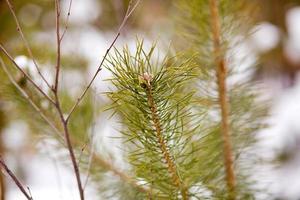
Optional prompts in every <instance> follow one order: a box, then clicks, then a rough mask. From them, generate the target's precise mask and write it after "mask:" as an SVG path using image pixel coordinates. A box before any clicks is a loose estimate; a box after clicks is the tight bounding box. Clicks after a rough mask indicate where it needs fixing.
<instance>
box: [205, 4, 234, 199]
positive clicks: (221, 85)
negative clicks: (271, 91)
mask: <svg viewBox="0 0 300 200" xmlns="http://www.w3.org/2000/svg"><path fill="white" fill-rule="evenodd" d="M210 13H211V26H212V34H213V42H214V53H215V64H216V65H217V69H216V72H217V79H218V90H219V104H220V107H221V115H222V121H221V127H222V129H221V133H222V138H223V148H224V163H225V169H226V182H227V187H228V191H229V199H235V181H236V180H235V173H234V163H233V155H232V154H233V153H232V145H231V138H230V127H229V106H228V102H227V88H226V76H227V63H226V61H225V58H224V55H222V54H223V53H222V47H221V27H220V26H221V25H220V19H219V9H218V3H217V0H210Z"/></svg>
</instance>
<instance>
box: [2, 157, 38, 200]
mask: <svg viewBox="0 0 300 200" xmlns="http://www.w3.org/2000/svg"><path fill="white" fill-rule="evenodd" d="M0 167H1V168H2V169H3V170H4V171H5V172H6V173H7V174H8V175H9V176H10V177H11V179H12V180H13V181H14V182H15V184H16V186H17V187H18V188H19V189H20V191H21V192H22V193H23V194H24V196H25V197H26V198H27V199H28V200H33V199H32V196H31V195H30V193H28V192H27V191H26V190H25V188H24V186H23V185H22V183H21V182H20V181H19V179H18V178H17V177H16V176H15V175H14V173H13V172H12V171H11V170H10V169H9V168H8V167H7V165H6V164H5V162H4V160H3V159H2V156H1V155H0Z"/></svg>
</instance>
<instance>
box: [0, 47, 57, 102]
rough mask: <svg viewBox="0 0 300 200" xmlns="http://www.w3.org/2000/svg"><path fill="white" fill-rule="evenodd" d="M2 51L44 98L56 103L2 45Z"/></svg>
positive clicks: (0, 48)
mask: <svg viewBox="0 0 300 200" xmlns="http://www.w3.org/2000/svg"><path fill="white" fill-rule="evenodd" d="M0 50H1V51H2V52H3V53H4V54H5V55H6V56H7V58H8V59H9V60H10V61H11V62H12V63H13V64H14V65H15V67H16V68H17V69H18V70H19V71H20V72H21V73H22V74H23V75H24V76H25V77H26V78H27V79H28V81H29V82H31V83H32V85H33V86H34V87H35V88H36V89H37V90H38V91H39V92H40V93H41V94H42V95H43V96H44V97H46V98H47V99H48V100H49V101H50V102H51V103H52V104H55V102H54V101H53V100H52V99H51V98H50V97H49V96H48V95H47V94H46V93H45V92H44V91H43V90H42V89H41V87H39V86H38V85H37V84H36V83H35V82H34V81H33V80H32V78H31V77H30V76H29V75H28V74H27V73H26V72H25V71H24V70H23V69H22V68H21V67H20V66H19V65H18V64H17V63H16V62H15V60H14V59H13V58H12V56H11V55H10V54H9V53H8V52H7V50H6V49H5V48H4V46H3V45H2V44H1V43H0Z"/></svg>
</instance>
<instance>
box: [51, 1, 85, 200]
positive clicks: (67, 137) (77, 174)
mask: <svg viewBox="0 0 300 200" xmlns="http://www.w3.org/2000/svg"><path fill="white" fill-rule="evenodd" d="M55 10H56V18H55V19H56V42H57V59H56V73H55V84H54V88H53V90H52V91H53V93H54V96H55V108H56V110H57V112H58V114H59V117H60V121H61V123H62V126H63V130H64V138H65V143H66V145H67V149H68V151H69V155H70V159H71V162H72V166H73V169H74V173H75V177H76V181H77V186H78V192H79V195H80V199H81V200H84V190H83V187H82V182H81V178H80V172H79V168H78V163H77V161H76V157H75V154H74V149H73V146H72V142H71V138H70V132H69V128H68V121H67V120H65V118H64V115H63V110H62V108H61V105H60V100H59V98H58V87H59V81H58V80H59V73H60V70H61V69H60V64H61V63H60V61H61V51H60V48H61V37H60V27H59V26H60V25H59V24H60V2H59V0H55Z"/></svg>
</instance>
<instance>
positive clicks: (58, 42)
mask: <svg viewBox="0 0 300 200" xmlns="http://www.w3.org/2000/svg"><path fill="white" fill-rule="evenodd" d="M55 10H56V17H55V20H56V23H55V24H56V43H57V58H56V72H55V83H54V88H53V89H54V92H55V93H57V89H58V79H59V72H60V60H61V58H60V57H61V53H60V44H61V40H60V28H59V24H60V3H59V0H55Z"/></svg>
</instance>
